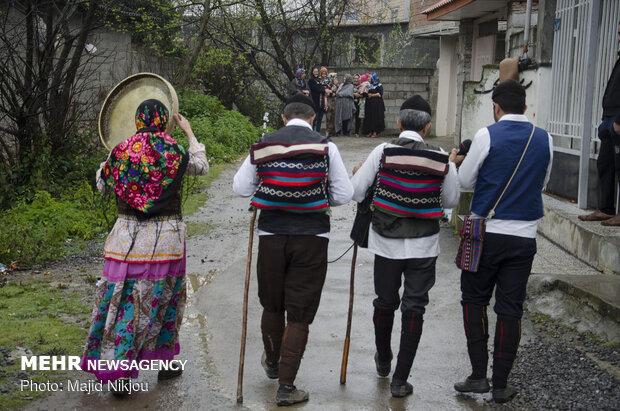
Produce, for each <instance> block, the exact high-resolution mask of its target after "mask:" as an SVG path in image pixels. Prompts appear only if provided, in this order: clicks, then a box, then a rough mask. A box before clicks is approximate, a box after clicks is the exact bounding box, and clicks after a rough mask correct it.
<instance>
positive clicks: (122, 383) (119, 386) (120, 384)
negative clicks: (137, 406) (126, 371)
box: [110, 378, 131, 398]
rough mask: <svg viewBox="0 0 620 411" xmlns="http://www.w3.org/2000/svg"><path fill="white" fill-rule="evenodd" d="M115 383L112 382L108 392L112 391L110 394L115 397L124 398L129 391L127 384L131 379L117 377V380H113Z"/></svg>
mask: <svg viewBox="0 0 620 411" xmlns="http://www.w3.org/2000/svg"><path fill="white" fill-rule="evenodd" d="M115 382H116V384H114V385H113V386H112V387H111V388H110V392H111V393H112V395H113V396H114V397H116V398H125V397H127V396H128V395H129V393H130V391H129V384H130V382H131V380H130V379H129V378H119V379H118V380H116V381H115Z"/></svg>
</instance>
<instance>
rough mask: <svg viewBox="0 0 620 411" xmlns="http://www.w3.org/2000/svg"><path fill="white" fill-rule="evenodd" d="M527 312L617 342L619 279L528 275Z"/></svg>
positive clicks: (608, 276) (574, 275)
mask: <svg viewBox="0 0 620 411" xmlns="http://www.w3.org/2000/svg"><path fill="white" fill-rule="evenodd" d="M527 304H528V309H530V311H537V312H541V313H543V314H546V315H548V316H550V317H551V318H554V319H557V320H560V321H562V322H564V323H566V324H567V325H570V326H572V327H574V328H575V329H577V330H578V331H581V332H592V333H594V334H597V335H599V336H600V337H601V338H604V339H606V340H609V341H612V342H615V343H618V342H620V276H615V275H609V274H594V275H580V274H532V276H530V280H529V282H528V302H527Z"/></svg>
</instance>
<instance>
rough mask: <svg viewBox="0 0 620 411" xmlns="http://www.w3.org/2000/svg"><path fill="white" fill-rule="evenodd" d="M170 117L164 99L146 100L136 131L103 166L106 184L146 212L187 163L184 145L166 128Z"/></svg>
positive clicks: (135, 207)
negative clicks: (166, 130)
mask: <svg viewBox="0 0 620 411" xmlns="http://www.w3.org/2000/svg"><path fill="white" fill-rule="evenodd" d="M168 117H169V113H168V110H167V109H166V107H165V106H164V105H163V104H162V103H161V102H160V101H158V100H146V101H144V102H142V103H141V104H140V106H139V107H138V109H137V111H136V117H135V122H136V128H137V132H136V134H134V135H133V136H131V137H129V138H128V139H126V140H125V141H123V142H121V143H120V144H118V145H117V146H116V147H114V149H112V153H111V154H110V157H109V158H108V160H107V161H106V163H105V164H104V166H103V172H102V177H103V180H104V181H105V183H106V186H108V187H109V188H110V189H112V190H113V191H114V194H116V196H117V197H118V198H119V199H120V200H122V201H125V202H126V203H127V204H129V206H130V207H131V208H133V209H135V210H138V211H141V212H143V213H145V214H148V213H149V211H150V210H151V209H152V208H153V206H154V205H155V203H156V202H157V201H158V200H159V199H160V198H161V197H162V195H163V194H164V193H165V192H166V190H167V189H168V188H169V187H170V186H171V185H172V184H173V182H175V180H176V179H178V178H180V177H181V176H182V174H183V172H184V169H185V166H186V165H187V155H186V153H185V149H184V148H183V146H181V145H179V144H178V143H177V142H176V141H175V140H174V139H173V138H172V137H171V136H170V135H169V134H167V133H166V132H165V131H164V130H165V129H166V126H167V124H168Z"/></svg>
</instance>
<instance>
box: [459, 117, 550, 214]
mask: <svg viewBox="0 0 620 411" xmlns="http://www.w3.org/2000/svg"><path fill="white" fill-rule="evenodd" d="M487 129H488V130H489V135H490V138H491V147H490V149H489V155H488V156H487V158H486V159H485V160H484V162H483V163H482V166H481V167H480V170H479V172H478V179H477V180H476V186H475V189H474V198H473V200H472V206H471V210H472V212H474V213H476V214H477V215H480V216H487V214H488V213H489V211H491V208H492V207H493V205H495V202H496V201H497V199H498V198H499V195H500V194H501V192H502V190H503V189H504V187H505V186H506V183H507V182H508V180H509V179H510V176H511V175H512V173H513V171H514V169H515V167H516V165H517V163H518V162H519V158H521V154H522V153H523V150H524V149H525V145H526V144H527V140H528V138H529V136H530V133H531V132H532V124H531V123H529V122H525V121H511V120H502V121H498V122H497V123H495V124H493V125H492V126H489V127H487ZM550 157H551V156H550V153H549V136H548V134H547V132H546V131H545V130H543V129H541V128H536V131H534V136H533V137H532V142H531V143H530V146H529V148H528V149H527V153H526V154H525V157H524V158H523V162H522V163H521V165H520V166H519V170H518V171H517V174H516V175H515V177H514V178H513V180H512V182H511V183H510V186H509V187H508V190H507V191H506V193H505V194H504V197H503V198H502V200H501V202H500V203H499V205H498V206H497V208H496V209H495V216H494V218H496V219H499V220H520V221H533V220H538V219H539V218H542V217H543V215H544V211H543V201H542V189H543V185H544V181H545V175H546V173H547V167H548V166H549V161H550Z"/></svg>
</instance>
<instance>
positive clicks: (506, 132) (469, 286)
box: [454, 80, 553, 403]
mask: <svg viewBox="0 0 620 411" xmlns="http://www.w3.org/2000/svg"><path fill="white" fill-rule="evenodd" d="M492 100H493V114H494V117H495V121H496V123H495V124H493V125H491V126H489V127H485V128H482V129H480V130H478V132H477V133H476V135H475V136H474V139H473V141H472V144H471V148H470V149H469V152H468V154H467V156H466V157H465V159H464V160H463V162H462V164H461V166H460V168H459V182H460V184H461V186H462V187H463V188H470V189H471V188H473V189H474V196H473V200H472V210H471V211H472V214H475V215H477V216H481V217H487V216H488V214H489V212H490V211H491V209H492V208H493V206H494V205H495V203H496V202H497V200H498V199H499V198H500V195H501V193H502V191H503V190H504V188H505V187H506V186H507V189H506V191H505V193H504V195H503V196H502V197H501V201H500V202H499V204H498V205H497V207H496V208H495V214H494V216H492V217H493V218H491V219H489V220H487V223H486V234H485V237H484V242H483V248H482V255H481V259H480V266H479V268H478V271H477V272H469V271H463V272H462V274H461V292H462V300H461V303H462V306H463V322H464V326H465V335H466V337H467V350H468V353H469V359H470V361H471V365H472V373H471V375H470V376H469V377H467V378H466V379H465V381H463V382H459V383H457V384H455V385H454V388H455V389H456V390H457V391H459V392H476V393H483V392H488V391H489V390H490V386H489V382H488V380H487V363H488V354H487V341H488V338H489V332H488V320H487V306H488V305H489V301H490V299H491V295H492V294H493V290H495V306H494V310H495V312H496V314H497V323H496V327H495V349H494V353H493V380H492V382H493V399H494V400H495V401H496V402H498V403H502V402H507V401H510V400H511V399H512V398H513V397H514V396H515V395H516V390H515V389H514V388H512V387H511V386H509V385H508V384H507V382H508V375H509V374H510V370H511V369H512V365H513V362H514V359H515V357H516V355H517V349H518V347H519V340H520V337H521V317H522V315H523V302H524V300H525V292H526V285H527V281H528V277H529V275H530V272H531V269H532V262H533V260H534V255H535V254H536V231H537V227H538V222H539V220H540V219H541V218H542V217H543V214H544V213H543V200H542V190H543V188H544V187H545V185H546V184H547V181H548V180H549V175H550V172H551V163H552V156H553V141H552V139H551V136H550V135H549V133H547V132H546V131H545V130H543V129H541V128H535V127H534V125H533V124H531V123H530V122H529V121H528V119H527V117H525V115H524V113H525V110H526V105H525V89H524V88H523V86H521V85H520V84H519V83H517V82H515V81H514V80H506V81H504V82H502V83H500V84H499V85H498V86H497V87H496V88H495V90H494V91H493V96H492ZM532 131H533V136H532V139H531V142H530V144H529V147H527V150H526V146H527V143H528V140H529V139H530V135H531V134H532ZM524 151H525V156H524V157H523V161H522V162H521V164H520V165H519V167H518V168H517V164H518V163H519V159H520V158H521V156H522V154H523V152H524ZM515 169H517V171H516V174H515V175H514V178H513V180H512V181H511V182H510V184H508V180H509V179H510V177H511V176H512V175H513V172H514V171H515Z"/></svg>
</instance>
